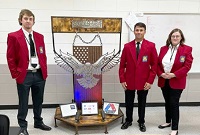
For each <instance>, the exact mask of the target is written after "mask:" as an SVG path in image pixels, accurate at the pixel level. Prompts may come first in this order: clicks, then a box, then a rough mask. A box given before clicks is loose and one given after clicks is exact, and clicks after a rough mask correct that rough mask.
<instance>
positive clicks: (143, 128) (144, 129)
mask: <svg viewBox="0 0 200 135" xmlns="http://www.w3.org/2000/svg"><path fill="white" fill-rule="evenodd" d="M139 129H140V131H141V132H145V131H146V127H145V125H144V123H140V124H139Z"/></svg>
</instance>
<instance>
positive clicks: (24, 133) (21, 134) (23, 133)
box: [18, 128, 29, 135]
mask: <svg viewBox="0 0 200 135" xmlns="http://www.w3.org/2000/svg"><path fill="white" fill-rule="evenodd" d="M18 135H29V134H28V131H27V129H25V128H21V129H20V130H19V133H18Z"/></svg>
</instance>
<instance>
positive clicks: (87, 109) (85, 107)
mask: <svg viewBox="0 0 200 135" xmlns="http://www.w3.org/2000/svg"><path fill="white" fill-rule="evenodd" d="M82 114H83V115H90V114H98V103H97V102H85V103H82Z"/></svg>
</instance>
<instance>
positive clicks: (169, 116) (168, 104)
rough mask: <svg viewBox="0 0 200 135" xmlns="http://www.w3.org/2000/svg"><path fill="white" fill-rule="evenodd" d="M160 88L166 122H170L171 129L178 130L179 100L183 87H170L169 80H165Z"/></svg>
mask: <svg viewBox="0 0 200 135" xmlns="http://www.w3.org/2000/svg"><path fill="white" fill-rule="evenodd" d="M161 89H162V93H163V97H164V99H165V111H166V112H165V117H166V123H172V127H171V128H172V130H178V124H179V100H180V97H181V93H182V91H183V89H172V88H171V87H170V85H169V80H166V81H165V86H164V87H163V88H161Z"/></svg>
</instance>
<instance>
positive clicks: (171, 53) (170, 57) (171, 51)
mask: <svg viewBox="0 0 200 135" xmlns="http://www.w3.org/2000/svg"><path fill="white" fill-rule="evenodd" d="M172 49H173V50H171V52H172V53H171V57H170V62H171V60H172V57H173V55H174V51H175V49H176V47H174V48H172Z"/></svg>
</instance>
